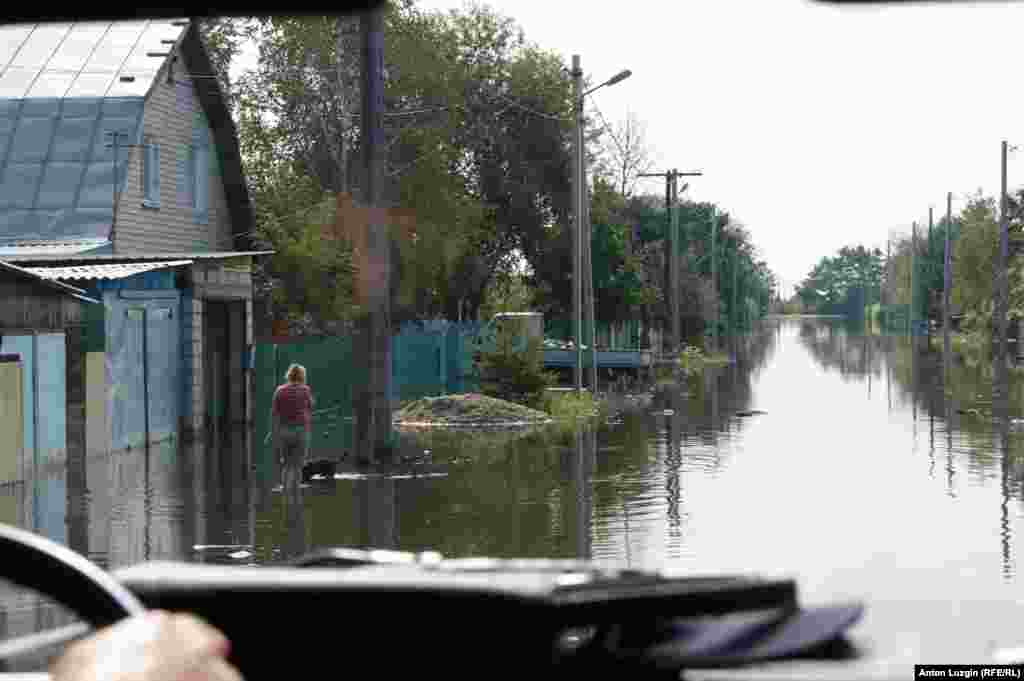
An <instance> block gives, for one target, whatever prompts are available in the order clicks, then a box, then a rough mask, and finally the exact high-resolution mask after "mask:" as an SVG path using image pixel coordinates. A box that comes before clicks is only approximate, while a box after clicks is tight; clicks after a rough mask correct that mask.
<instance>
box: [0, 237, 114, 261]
mask: <svg viewBox="0 0 1024 681" xmlns="http://www.w3.org/2000/svg"><path fill="white" fill-rule="evenodd" d="M109 245H110V241H109V240H107V239H79V240H67V241H22V242H18V243H10V244H0V258H3V259H5V260H8V259H11V260H16V259H18V258H19V257H21V258H32V257H36V258H38V257H40V256H50V257H62V256H68V255H79V254H83V253H88V252H90V251H95V250H97V249H99V248H102V247H104V246H109Z"/></svg>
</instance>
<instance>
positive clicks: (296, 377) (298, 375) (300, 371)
mask: <svg viewBox="0 0 1024 681" xmlns="http://www.w3.org/2000/svg"><path fill="white" fill-rule="evenodd" d="M284 378H285V380H286V381H289V382H291V383H305V382H306V367H304V366H302V365H301V364H293V365H291V366H290V367H288V373H286V374H285V375H284Z"/></svg>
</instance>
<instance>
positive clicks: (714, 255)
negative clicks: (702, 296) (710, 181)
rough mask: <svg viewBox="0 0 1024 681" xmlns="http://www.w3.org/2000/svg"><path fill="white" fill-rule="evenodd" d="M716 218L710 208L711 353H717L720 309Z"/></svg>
mask: <svg viewBox="0 0 1024 681" xmlns="http://www.w3.org/2000/svg"><path fill="white" fill-rule="evenodd" d="M717 241H718V218H717V217H716V216H715V207H714V206H711V286H712V287H713V289H714V292H715V320H714V322H713V324H714V326H712V327H711V352H717V351H718V318H719V316H720V314H719V312H720V310H719V308H720V307H721V305H720V301H719V299H718V245H717Z"/></svg>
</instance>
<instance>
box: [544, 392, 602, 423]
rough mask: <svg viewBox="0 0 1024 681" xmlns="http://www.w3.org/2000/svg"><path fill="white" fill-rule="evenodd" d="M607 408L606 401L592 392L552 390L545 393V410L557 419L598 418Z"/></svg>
mask: <svg viewBox="0 0 1024 681" xmlns="http://www.w3.org/2000/svg"><path fill="white" fill-rule="evenodd" d="M604 409H605V402H604V401H603V400H599V399H596V398H595V397H594V395H593V394H591V393H590V392H587V391H584V392H581V393H579V394H577V393H576V391H574V390H566V391H558V392H551V391H549V392H548V393H546V394H545V395H544V411H546V412H547V413H548V414H551V418H553V419H555V420H556V421H571V422H575V421H576V420H577V419H589V418H597V417H599V416H601V414H602V413H603V411H604Z"/></svg>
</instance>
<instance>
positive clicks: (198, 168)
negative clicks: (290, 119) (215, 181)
mask: <svg viewBox="0 0 1024 681" xmlns="http://www.w3.org/2000/svg"><path fill="white" fill-rule="evenodd" d="M208 155H209V150H208V149H207V148H206V147H192V209H193V210H194V211H195V214H196V219H197V220H198V221H199V222H201V223H203V224H205V222H206V209H207V203H208V200H207V194H208V192H209V188H210V173H209V168H210V165H209V161H208Z"/></svg>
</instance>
